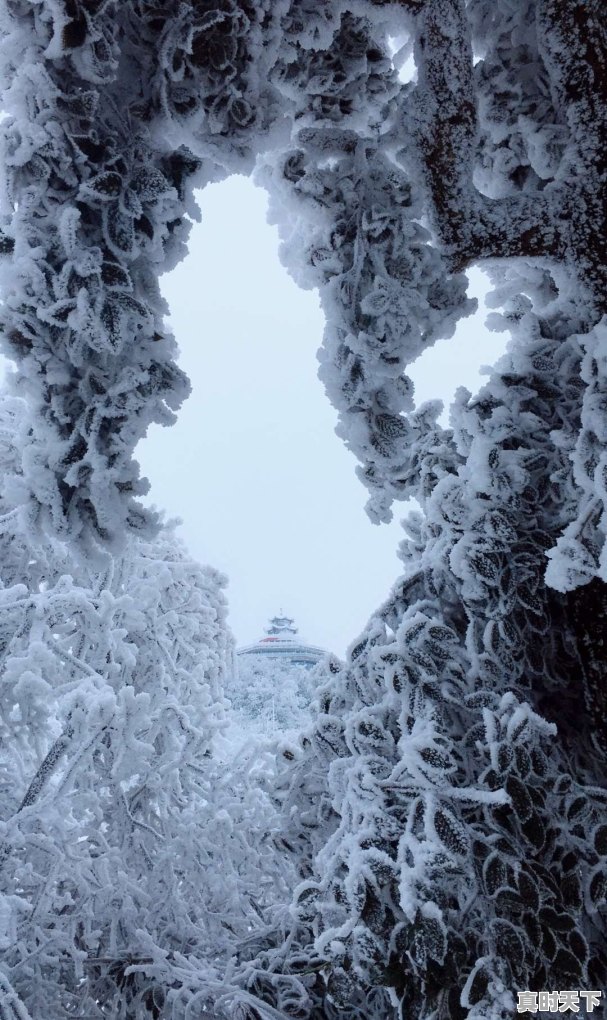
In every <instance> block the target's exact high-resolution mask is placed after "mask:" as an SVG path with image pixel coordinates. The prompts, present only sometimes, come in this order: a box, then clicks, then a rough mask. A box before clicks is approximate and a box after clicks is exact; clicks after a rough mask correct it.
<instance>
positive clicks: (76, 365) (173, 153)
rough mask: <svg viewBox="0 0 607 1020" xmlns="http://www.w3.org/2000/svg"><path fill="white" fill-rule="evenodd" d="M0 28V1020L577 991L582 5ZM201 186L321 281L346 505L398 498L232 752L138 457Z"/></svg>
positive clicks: (589, 269)
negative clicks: (299, 695)
mask: <svg viewBox="0 0 607 1020" xmlns="http://www.w3.org/2000/svg"><path fill="white" fill-rule="evenodd" d="M0 29H1V31H2V41H1V44H0V64H1V66H2V72H1V80H2V108H3V110H5V111H6V113H7V114H8V119H7V120H5V121H4V122H3V125H2V128H3V137H2V167H3V184H2V209H1V215H2V222H1V224H0V227H1V233H0V251H1V253H2V267H1V280H2V300H3V305H2V308H1V310H0V311H1V319H2V338H3V346H4V351H5V352H6V354H7V355H8V356H9V357H10V358H12V359H13V360H14V361H15V362H16V364H17V371H16V373H15V374H14V375H13V376H12V377H11V381H10V391H9V392H6V393H5V394H4V396H3V397H2V403H1V407H0V460H1V462H2V487H1V491H0V503H1V507H0V511H1V514H0V520H1V521H2V528H1V530H0V547H1V550H2V554H1V569H2V574H1V587H0V647H1V655H2V683H1V686H0V697H1V709H0V727H1V730H0V732H1V736H2V742H1V745H0V762H1V775H2V784H1V786H0V799H1V801H2V807H1V820H0V874H1V886H0V897H1V899H0V953H1V956H0V1018H1V1020H5V1018H10V1020H28V1018H29V1020H46V1018H52V1020H55V1018H57V1020H59V1018H60V1017H71V1018H82V1020H83V1018H85V1017H87V1018H89V1017H90V1018H92V1017H99V1018H101V1017H111V1018H113V1020H114V1018H115V1020H122V1018H124V1020H127V1018H128V1020H149V1018H152V1020H193V1018H194V1017H202V1016H214V1017H216V1018H218V1020H237V1018H238V1020H279V1018H280V1020H286V1018H293V1020H295V1018H297V1020H335V1018H337V1017H344V1018H348V1020H355V1018H356V1020H388V1018H390V1017H394V1018H395V1020H396V1018H399V1020H447V1018H448V1020H459V1018H462V1020H464V1018H465V1020H507V1018H510V1017H511V1016H512V1015H513V1013H514V1010H515V1008H516V1007H515V1000H516V992H517V990H520V989H531V990H538V991H539V990H542V989H559V988H569V989H575V988H577V989H584V988H586V989H597V990H600V989H605V986H606V985H607V949H606V945H607V943H606V939H605V936H606V927H607V921H606V897H607V812H606V807H607V791H606V789H605V759H606V756H607V724H606V722H605V709H606V707H607V696H606V693H605V691H606V686H605V685H606V672H607V664H606V656H605V651H604V649H605V642H606V640H607V633H606V628H607V597H606V594H605V591H606V589H605V582H606V581H607V551H606V547H605V530H606V518H605V501H606V500H607V449H606V439H607V401H606V399H605V393H606V391H607V317H606V312H607V308H606V301H607V299H606V296H605V295H606V294H607V286H606V284H607V280H606V271H605V262H606V259H605V227H606V223H605V215H606V210H607V200H606V198H607V196H606V194H605V191H606V189H605V182H606V178H607V160H606V157H605V152H606V151H607V150H606V146H605V139H606V138H607V68H606V65H607V26H606V23H605V17H604V13H603V11H602V2H601V0H501V2H500V3H498V4H496V3H495V0H399V2H382V0H352V2H351V3H348V4H346V3H342V2H341V0H336V2H334V3H330V4H329V3H326V2H321V0H297V2H296V0H277V2H276V0H275V2H271V0H261V2H254V0H244V2H240V3H239V2H237V0H189V2H187V0H184V2H181V3H171V2H168V0H129V2H128V3H121V4H120V3H117V2H116V0H1V2H0ZM409 56H412V57H413V59H414V62H415V67H416V76H415V78H414V80H412V81H410V82H403V81H401V79H400V77H399V74H398V69H399V66H401V64H402V63H403V61H405V60H407V59H408V57H409ZM233 173H247V174H253V175H254V177H255V179H256V180H257V181H259V182H260V183H262V184H263V185H264V187H266V188H267V190H268V193H269V195H270V202H271V215H272V217H273V219H274V220H275V222H277V223H278V225H279V229H280V232H281V238H282V244H281V256H282V258H283V261H284V262H285V264H286V265H287V267H288V268H289V270H290V272H291V273H292V275H293V277H294V278H295V280H296V281H297V282H298V283H299V284H300V285H301V286H302V287H308V288H317V289H318V291H319V293H320V297H321V302H322V306H323V309H324V312H325V316H326V323H327V325H326V331H325V337H324V342H323V347H322V350H321V354H320V358H321V369H320V375H321V379H322V381H323V384H324V386H325V388H326V391H327V394H328V396H329V398H330V400H331V401H332V402H333V404H334V405H335V407H336V408H337V410H338V413H339V425H338V431H339V434H340V436H341V438H342V439H343V440H344V442H345V443H346V445H347V446H348V447H349V448H350V449H351V450H352V451H353V453H354V454H355V455H356V457H357V458H358V460H359V462H360V466H359V468H358V472H359V475H360V477H361V478H362V479H363V481H364V482H365V484H366V486H367V488H368V490H369V494H370V498H369V503H368V512H369V515H370V516H371V518H372V519H373V520H375V521H381V520H386V519H388V518H389V516H390V514H391V512H392V511H391V506H392V504H393V503H394V501H395V500H404V499H408V498H409V497H414V498H415V499H416V500H417V501H418V503H419V506H420V511H419V512H417V513H415V514H411V515H410V516H409V518H408V519H407V521H406V538H405V540H404V542H403V544H402V548H401V553H402V559H403V564H404V569H403V576H402V577H401V578H399V579H398V580H397V582H396V583H395V586H394V588H393V590H392V591H391V592H390V593H389V595H388V597H387V599H386V602H385V603H384V604H383V605H382V606H381V607H380V608H379V609H378V611H377V612H376V613H375V614H374V615H373V617H372V618H371V620H370V621H369V624H368V626H367V628H366V629H365V631H364V633H363V634H362V635H361V636H360V639H358V640H356V642H355V643H354V644H353V646H352V650H351V653H350V657H349V660H348V662H347V663H345V664H344V663H340V662H338V661H337V660H335V659H328V660H327V661H326V663H325V666H324V675H323V677H322V678H320V677H319V680H322V683H321V686H320V689H319V692H318V698H317V702H316V707H315V714H314V717H313V719H312V722H311V724H310V725H309V726H308V727H307V728H306V729H305V731H304V732H302V733H301V735H300V736H298V737H297V738H296V739H286V738H285V739H278V738H277V739H275V740H274V741H260V742H258V744H255V743H254V742H253V743H252V744H251V745H250V746H248V747H244V748H242V749H241V750H240V751H239V752H238V753H237V754H236V753H232V752H231V748H230V745H229V743H228V742H226V739H225V729H226V723H227V718H228V706H227V704H226V702H225V699H224V695H223V691H224V687H225V685H226V682H227V679H228V678H227V671H228V669H229V663H230V662H231V658H232V642H231V637H230V635H229V633H228V631H227V627H226V622H225V617H226V608H225V600H224V597H223V594H222V585H223V581H222V578H221V577H220V576H219V575H217V574H216V572H214V571H213V570H210V569H208V568H202V567H199V566H198V565H197V564H195V563H192V562H191V561H190V560H189V558H188V556H187V553H186V552H185V550H184V549H183V548H182V547H181V546H180V545H179V543H178V541H177V539H176V538H175V536H174V535H173V534H172V532H171V531H170V530H169V529H167V528H166V527H165V526H163V525H162V523H161V521H160V520H159V519H158V518H157V517H156V516H155V515H154V514H153V513H151V512H150V511H149V510H147V509H145V508H144V507H143V505H142V504H141V502H140V501H139V499H138V497H140V496H141V495H142V494H144V493H145V491H146V483H145V480H143V479H141V478H140V477H139V470H138V466H137V464H136V462H135V460H134V459H133V454H134V450H135V447H136V445H137V442H138V441H139V439H140V438H141V437H142V436H143V435H144V434H145V432H146V429H147V428H148V426H149V424H150V423H151V422H160V423H163V424H170V423H171V422H172V421H174V415H175V412H176V410H177V409H178V408H179V405H180V403H181V401H182V400H183V399H184V397H185V396H186V394H187V392H188V382H187V379H186V377H185V376H184V374H183V372H182V371H181V370H180V369H179V367H178V366H177V364H176V362H175V355H176V345H175V342H174V340H173V338H172V337H171V335H170V334H169V333H168V331H167V328H166V324H165V322H164V316H165V315H166V312H167V309H166V307H165V306H164V303H163V301H162V299H161V297H160V292H159V288H158V277H159V274H161V273H162V272H166V271H167V270H169V269H171V268H172V267H173V266H174V265H175V264H176V263H177V262H178V261H179V260H180V259H182V258H184V257H186V255H187V237H188V229H189V225H190V222H191V219H193V218H196V214H197V210H196V203H195V200H194V197H193V191H194V188H200V187H204V186H205V184H208V183H210V182H213V181H218V180H221V179H223V178H225V177H226V176H228V175H230V174H233ZM479 263H480V264H482V265H483V266H484V267H485V268H486V269H487V270H488V272H489V273H490V276H491V279H492V282H493V287H494V290H493V294H492V298H491V302H492V307H493V308H494V309H495V311H494V313H493V315H492V317H491V325H492V328H495V329H502V330H505V331H508V332H509V334H510V340H509V345H508V349H507V353H506V354H505V355H504V357H503V358H502V359H501V360H500V362H499V363H498V364H497V366H496V367H495V370H494V372H493V374H492V375H491V377H490V378H489V380H488V382H487V384H486V385H485V386H484V387H483V388H482V390H481V391H480V392H479V393H478V394H477V395H475V396H473V395H472V394H471V393H469V392H468V391H466V390H464V389H460V390H459V391H458V395H457V399H456V401H455V404H454V406H453V408H452V409H451V423H450V427H449V428H444V427H443V426H441V425H440V424H439V422H438V414H439V407H438V405H437V404H436V403H428V404H424V405H422V406H421V407H416V406H415V404H414V400H413V391H412V385H411V383H410V380H409V379H408V377H407V374H406V370H407V366H408V364H410V363H411V362H412V361H413V360H414V359H415V358H416V357H417V356H418V355H419V354H420V353H421V352H422V351H423V350H425V349H427V347H428V346H429V345H431V344H432V343H433V342H434V341H435V340H437V339H439V338H441V337H444V336H449V335H451V334H452V332H453V330H454V328H455V324H456V323H457V322H458V320H459V319H461V318H462V317H465V316H467V315H468V314H470V312H471V311H472V310H473V308H474V302H472V301H471V300H470V299H469V298H468V297H467V296H466V290H467V279H466V269H467V268H469V267H470V266H472V265H476V264H479ZM583 1009H584V1006H583V1004H582V1010H583ZM588 1012H591V1009H590V1006H588ZM580 1015H584V1014H583V1012H582V1013H581V1014H580Z"/></svg>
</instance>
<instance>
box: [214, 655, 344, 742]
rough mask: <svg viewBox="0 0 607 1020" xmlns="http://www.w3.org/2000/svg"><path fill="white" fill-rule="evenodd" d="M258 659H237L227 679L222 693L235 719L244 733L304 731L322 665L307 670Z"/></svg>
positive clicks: (321, 676) (288, 663)
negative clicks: (252, 731) (251, 731)
mask: <svg viewBox="0 0 607 1020" xmlns="http://www.w3.org/2000/svg"><path fill="white" fill-rule="evenodd" d="M260 658H261V657H260V656H246V655H240V656H237V657H236V658H235V661H234V667H233V668H232V670H230V671H228V675H227V676H226V680H225V683H224V694H225V696H226V698H228V700H229V701H230V703H231V706H232V712H233V715H234V716H235V718H236V720H237V721H238V722H239V724H240V725H241V726H243V727H244V729H245V730H254V731H257V732H260V733H268V734H275V733H278V732H280V731H283V730H295V731H297V730H301V729H304V728H305V727H306V726H307V725H308V723H309V722H310V721H311V718H312V716H311V702H312V701H313V699H314V697H315V694H316V687H317V686H318V684H319V682H320V680H321V679H322V678H323V677H324V666H323V665H320V666H318V667H314V669H311V670H310V669H307V668H306V667H305V666H299V665H295V664H293V663H291V662H286V661H285V662H281V661H280V660H279V661H269V662H268V661H263V659H262V661H260Z"/></svg>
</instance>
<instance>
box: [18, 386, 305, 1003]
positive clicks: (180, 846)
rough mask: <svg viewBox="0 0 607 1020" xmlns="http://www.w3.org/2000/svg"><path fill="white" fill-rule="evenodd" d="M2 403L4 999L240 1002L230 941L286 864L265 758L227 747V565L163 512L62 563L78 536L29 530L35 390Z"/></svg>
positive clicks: (243, 935) (259, 923)
mask: <svg viewBox="0 0 607 1020" xmlns="http://www.w3.org/2000/svg"><path fill="white" fill-rule="evenodd" d="M0 420H1V435H0V458H1V461H2V466H3V468H4V472H5V473H4V483H3V486H2V491H1V493H0V499H1V501H2V506H1V511H2V517H1V520H2V535H1V540H2V552H3V564H5V565H6V573H5V574H4V571H3V574H4V577H3V584H2V588H1V591H0V596H1V608H0V615H1V634H2V652H1V654H2V682H1V684H0V725H1V727H2V729H1V738H2V739H1V743H0V747H1V752H0V766H1V776H2V780H1V786H0V790H1V807H2V832H1V849H0V903H1V908H0V917H1V918H2V925H1V930H0V945H1V949H2V965H3V968H4V970H3V972H2V973H3V978H2V980H5V979H6V981H7V982H10V984H7V989H4V990H3V987H2V985H0V1015H2V1016H4V1015H12V1014H10V1013H9V1014H5V1013H3V1012H2V1010H3V1009H5V1008H6V1009H8V1008H9V1002H10V1001H11V998H10V997H11V996H12V997H13V998H14V999H15V1002H17V1003H18V1006H16V1007H15V1008H16V1009H17V1008H18V1009H21V1008H22V1009H23V1010H27V1012H28V1013H29V1015H30V1017H32V1018H33V1020H36V1018H38V1017H43V1016H57V1017H59V1016H63V1015H66V1016H75V1017H77V1016H84V1015H93V1016H99V1017H101V1016H109V1017H112V1020H118V1018H127V1017H128V1018H131V1017H137V1018H145V1017H160V1016H167V1017H168V1016H171V1017H183V1016H185V1015H186V1014H187V1010H188V1009H192V1008H194V1003H198V1004H201V1003H202V1004H204V1003H205V1002H209V1001H212V1002H213V1003H214V1004H215V1006H216V1008H217V1010H218V1011H219V1010H220V1009H221V1008H222V1007H221V1005H220V1004H219V1003H220V1000H221V999H222V998H223V1000H225V1001H226V1002H227V1004H228V1005H226V1013H227V1015H229V1009H228V1007H229V1003H230V1001H231V999H232V998H233V997H234V995H236V993H238V994H239V995H243V994H244V992H243V991H242V989H241V988H240V989H239V986H238V985H235V984H234V982H232V983H231V982H230V979H229V977H227V978H226V970H227V969H229V962H230V959H231V957H232V955H233V952H234V946H235V945H236V944H237V943H238V942H239V941H244V942H246V943H247V945H248V946H249V947H251V946H254V945H255V944H256V939H260V938H261V939H262V942H263V938H265V928H266V927H267V926H268V924H269V923H270V922H269V917H272V918H274V914H273V913H272V911H273V910H274V906H275V904H276V903H280V902H283V901H284V900H285V897H286V894H287V890H288V885H287V884H286V875H287V874H288V870H289V863H288V862H287V864H286V865H285V864H283V863H281V861H280V859H279V858H278V857H277V856H276V855H271V856H270V861H269V864H268V863H265V864H264V866H263V867H261V865H260V862H261V861H262V860H264V857H267V854H268V848H270V849H272V848H273V840H274V830H275V828H276V824H277V823H276V821H273V819H274V818H275V812H274V809H273V808H272V806H271V804H270V802H269V799H268V797H267V796H265V797H264V795H263V794H262V793H261V792H260V789H259V786H260V783H259V780H258V778H257V777H258V776H259V775H263V773H264V771H267V766H266V765H264V762H263V760H262V761H261V762H255V761H251V760H247V759H246V758H244V759H243V760H241V761H239V762H238V763H237V764H236V765H233V763H232V762H231V761H229V760H228V761H226V760H225V759H224V758H223V757H222V752H221V751H220V750H218V747H217V742H218V741H217V738H218V735H220V734H221V732H222V730H223V729H225V724H226V714H225V710H224V708H223V700H222V687H223V684H224V679H225V675H226V672H227V668H228V663H229V662H230V661H231V658H232V655H231V652H232V639H231V637H230V635H229V633H228V631H227V627H226V605H225V600H224V597H223V593H222V587H223V584H224V579H223V578H222V577H221V575H218V574H217V573H216V572H215V571H213V570H210V569H208V568H201V567H200V566H199V565H198V564H196V563H195V562H192V561H191V560H190V559H189V557H188V556H187V553H186V552H185V550H184V549H183V547H182V546H181V545H180V544H179V543H178V541H177V539H176V538H175V536H174V534H173V533H172V532H171V531H170V530H167V529H165V530H163V531H162V532H161V534H160V535H159V536H158V537H157V538H156V539H155V541H154V542H153V543H148V542H144V541H142V540H140V539H135V538H133V539H131V540H130V541H129V542H128V543H127V545H126V547H125V550H124V552H123V554H122V556H120V557H115V558H110V557H107V556H106V558H105V561H103V560H101V561H98V562H94V561H93V562H92V563H90V564H86V563H85V562H84V561H83V560H78V559H75V558H74V557H73V556H72V558H71V574H68V573H66V572H65V571H66V570H67V568H68V564H69V562H70V557H69V549H67V548H66V547H65V545H64V544H62V543H60V542H54V543H51V542H50V541H47V542H46V544H45V545H44V546H40V545H37V544H36V537H37V534H38V533H37V532H36V530H35V529H34V531H33V535H34V540H32V537H31V536H32V530H31V527H30V525H31V522H30V521H29V520H28V518H27V513H28V511H29V510H31V504H30V503H29V501H28V499H27V486H26V484H25V483H24V479H23V475H22V473H21V471H20V467H19V458H18V455H17V451H18V450H19V449H20V448H21V443H22V439H23V433H24V432H27V430H28V428H29V422H30V418H29V416H28V414H27V411H26V408H25V406H24V404H23V402H22V401H19V400H17V399H14V398H13V399H6V400H4V402H2V404H1V405H0ZM19 500H21V503H20V502H19ZM16 578H20V579H21V580H19V581H18V580H16ZM252 788H253V789H254V790H255V796H254V797H252V796H251V795H250V791H251V789H252ZM276 868H278V871H276ZM268 910H270V915H268ZM273 923H274V922H273ZM248 953H249V955H251V950H250V948H249V950H248ZM245 956H246V954H245ZM3 996H4V997H5V998H4V999H3ZM249 997H250V998H252V996H251V995H250V993H249ZM201 1008H202V1007H201ZM234 1008H235V1007H234ZM16 1015H17V1016H20V1014H19V1013H17V1014H16ZM25 1015H26V1014H25V1013H24V1016H25Z"/></svg>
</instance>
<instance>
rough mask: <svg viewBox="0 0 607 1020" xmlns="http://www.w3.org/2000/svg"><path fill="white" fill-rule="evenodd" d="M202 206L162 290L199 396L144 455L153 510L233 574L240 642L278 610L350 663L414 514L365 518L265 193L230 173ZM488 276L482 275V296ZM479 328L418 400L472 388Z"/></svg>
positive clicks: (435, 353)
mask: <svg viewBox="0 0 607 1020" xmlns="http://www.w3.org/2000/svg"><path fill="white" fill-rule="evenodd" d="M199 199H200V205H201V209H202V222H201V223H200V224H196V225H195V226H194V228H193V231H192V236H191V245H190V254H189V257H188V258H187V260H186V261H185V262H184V263H182V264H181V265H180V266H179V267H178V268H177V269H176V270H175V271H174V272H173V273H171V274H170V275H167V276H165V277H164V278H163V283H162V285H163V291H164V294H165V296H166V298H167V300H168V302H169V304H170V307H171V322H172V328H173V330H174V332H175V335H176V337H177V340H178V342H179V344H180V346H181V351H182V357H181V364H182V366H183V368H184V369H185V370H186V371H187V373H188V374H189V376H190V379H191V381H192V387H193V393H192V396H191V397H190V399H189V400H188V402H187V403H186V404H185V405H184V407H183V408H182V410H181V412H180V415H179V421H178V423H177V424H176V425H175V426H173V428H170V429H162V428H160V427H153V428H152V429H151V430H150V434H149V436H148V438H147V439H146V440H145V441H144V442H143V443H141V444H140V447H139V449H138V453H139V458H140V462H141V465H142V470H143V473H144V474H145V475H147V477H148V478H149V479H150V482H151V485H152V488H151V493H150V501H151V502H153V503H155V504H156V505H157V506H159V507H163V508H164V509H165V510H166V511H167V512H168V514H169V515H170V516H178V517H180V518H181V519H182V520H183V526H182V529H181V534H182V536H183V538H184V539H185V541H186V542H187V544H188V546H189V548H190V550H191V552H192V554H193V555H194V556H195V557H196V558H198V559H200V560H201V561H202V562H204V563H209V564H212V565H213V566H215V567H217V568H218V569H219V570H222V571H223V572H225V573H226V574H227V575H228V577H229V587H228V590H227V594H228V599H229V604H230V615H229V622H230V625H231V627H232V630H233V632H234V634H235V637H236V640H237V642H238V644H246V643H248V642H250V641H254V640H256V639H257V638H258V637H260V636H261V634H262V631H263V628H264V626H265V625H266V622H267V619H268V617H269V616H271V615H273V614H275V613H277V612H278V610H279V609H283V610H284V611H285V612H286V613H288V614H289V615H291V616H294V617H295V620H296V623H297V624H298V625H299V629H300V634H301V635H302V637H304V638H306V639H307V640H308V641H310V642H311V643H313V644H318V645H321V646H322V647H324V648H327V649H330V650H332V651H334V652H336V653H337V654H338V655H343V654H344V652H345V649H346V647H347V645H348V644H350V643H351V642H352V641H353V640H354V639H355V638H356V635H357V633H358V632H359V631H360V629H361V628H362V627H363V626H364V624H365V623H366V621H367V619H368V617H369V616H370V615H371V613H372V612H373V610H374V609H375V608H376V607H377V606H378V605H379V603H380V602H382V601H383V599H384V598H385V597H386V596H387V594H388V592H389V589H390V587H391V585H392V584H393V582H394V581H395V579H396V578H397V576H398V575H399V573H400V572H401V571H400V561H399V560H398V558H397V556H396V548H397V545H398V543H399V541H400V538H401V528H400V525H399V523H398V521H399V519H400V518H401V517H402V516H403V513H404V510H402V509H401V507H400V506H397V507H396V513H395V520H394V521H393V522H392V523H391V524H390V525H383V526H380V527H377V526H374V525H372V524H371V523H370V521H369V520H368V518H367V516H366V514H365V512H364V509H363V508H364V504H365V502H366V490H365V489H364V487H363V486H362V485H361V483H360V482H359V481H358V479H357V478H356V475H355V473H354V469H355V466H356V461H355V459H354V457H353V456H352V454H350V453H348V451H347V450H346V449H345V447H344V446H343V444H342V442H341V440H339V439H338V438H337V436H336V435H335V433H334V431H333V430H334V427H335V421H336V415H335V412H334V411H333V408H332V407H331V405H330V404H329V402H328V400H327V398H326V396H325V394H324V390H323V387H322V385H321V383H320V382H319V380H318V378H317V375H316V373H317V361H316V351H317V349H318V347H319V345H320V342H321V338H322V330H323V317H322V313H321V311H320V308H319V303H318V297H317V295H316V294H315V293H311V292H308V291H305V292H304V291H301V290H299V288H298V287H297V286H296V285H295V284H294V283H293V281H292V280H291V279H290V277H289V276H288V275H287V272H286V270H285V269H284V268H283V267H282V265H281V264H280V262H279V259H278V237H277V231H276V228H275V227H272V226H269V225H268V224H267V223H266V206H267V202H266V197H265V193H264V192H263V191H261V190H259V189H257V188H254V186H253V185H252V184H251V182H250V181H248V180H246V179H244V178H242V177H233V178H231V179H230V180H228V181H226V182H224V183H222V184H219V185H212V186H210V187H209V188H207V189H206V190H205V191H204V192H203V193H201V194H200V196H199ZM483 279H484V278H483V277H482V274H480V273H478V272H476V273H473V293H475V294H476V295H477V296H478V295H479V294H480V295H481V297H482V288H483ZM484 317H485V313H484V312H483V311H482V310H481V312H480V313H478V314H477V315H476V316H475V317H474V318H469V319H466V320H465V321H464V322H463V323H461V324H460V327H459V329H458V332H457V334H456V336H455V337H454V338H453V339H452V340H449V341H444V342H442V343H441V344H437V345H436V346H435V347H434V348H433V349H432V350H430V351H428V352H426V354H424V356H423V358H422V359H420V360H419V362H418V363H417V365H416V366H415V367H416V371H415V373H414V378H415V382H416V396H417V399H418V400H419V401H422V400H427V399H430V398H431V397H440V398H441V399H443V400H445V401H447V402H448V401H449V400H450V399H451V397H452V395H453V393H454V391H455V389H456V387H457V386H459V385H466V386H469V387H470V388H471V389H475V388H477V385H478V383H479V374H478V369H479V366H480V365H483V364H487V363H491V362H493V361H494V360H495V358H496V357H497V355H498V354H499V353H500V352H501V350H502V348H503V344H504V340H503V337H502V336H501V335H496V334H494V333H489V332H487V330H485V329H484V327H483V320H484Z"/></svg>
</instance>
